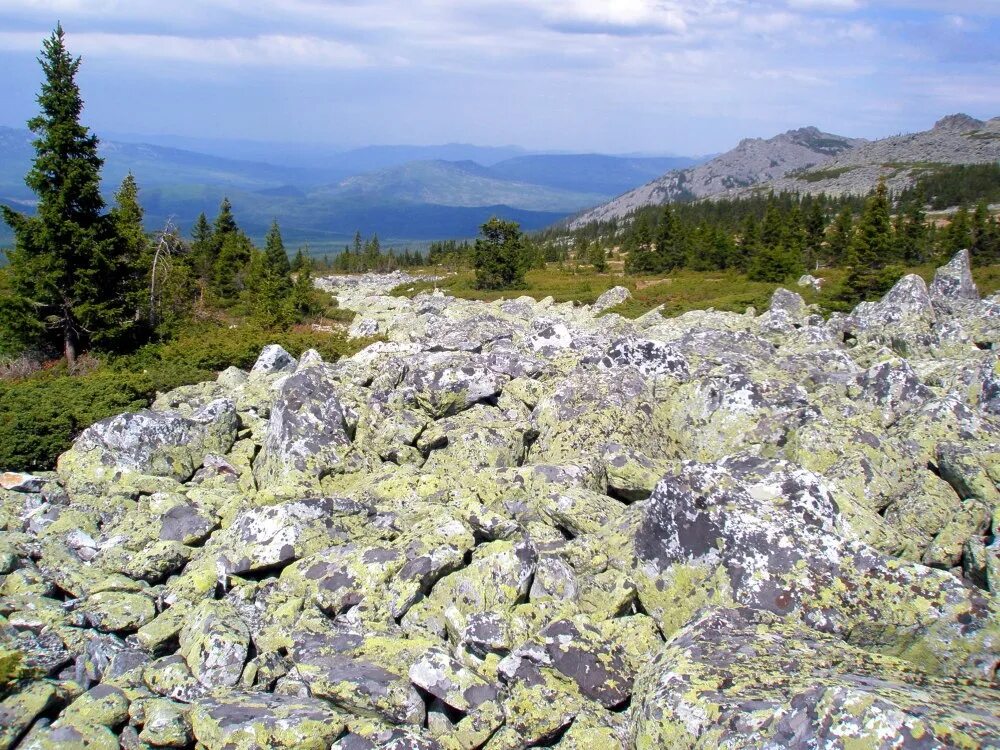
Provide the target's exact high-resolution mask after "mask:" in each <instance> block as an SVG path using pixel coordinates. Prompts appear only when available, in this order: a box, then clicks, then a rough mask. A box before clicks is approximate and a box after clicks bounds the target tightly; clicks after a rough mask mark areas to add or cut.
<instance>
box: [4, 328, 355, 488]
mask: <svg viewBox="0 0 1000 750" xmlns="http://www.w3.org/2000/svg"><path fill="white" fill-rule="evenodd" d="M368 343H369V342H368V341H364V340H355V341H348V339H347V338H346V336H345V335H344V334H343V333H342V332H335V333H326V332H322V331H313V330H311V329H309V328H292V329H291V330H288V331H269V330H266V329H263V328H259V327H255V326H253V325H239V326H234V327H231V328H230V327H228V326H224V325H219V324H208V323H204V324H198V325H193V326H190V327H188V328H186V329H185V330H184V331H183V332H182V333H181V334H179V335H178V337H177V338H176V339H174V340H172V341H169V342H166V343H163V344H151V345H149V346H146V347H143V348H142V349H140V350H139V351H138V352H136V353H135V354H132V355H128V356H119V357H114V358H110V359H107V360H104V361H101V362H99V364H98V367H97V369H95V370H94V371H93V372H89V373H86V374H77V375H70V374H69V373H68V372H67V370H66V368H65V366H63V365H59V366H57V367H54V368H52V369H50V370H46V371H43V372H40V373H36V374H34V375H31V376H29V377H26V378H23V379H20V380H13V381H7V382H4V381H0V470H6V469H24V470H39V469H49V468H52V466H53V465H54V464H55V461H56V458H58V456H59V454H60V453H62V452H63V451H65V450H66V449H68V448H69V447H70V445H71V444H72V442H73V439H74V438H75V437H76V436H77V435H78V434H79V433H80V432H81V431H83V430H84V429H86V428H87V427H89V426H90V425H91V424H93V423H94V422H97V421H99V420H101V419H105V418H106V417H110V416H113V415H115V414H120V413H122V412H125V411H134V410H136V409H141V408H144V407H146V406H148V405H149V403H150V402H151V400H152V399H153V398H154V397H155V395H156V393H157V392H158V391H159V392H163V391H168V390H171V389H173V388H177V387H178V386H181V385H187V384H190V383H199V382H202V381H204V380H211V379H212V378H214V377H215V375H216V373H217V372H219V371H220V370H224V369H225V368H226V367H229V366H231V365H232V366H236V367H241V368H248V367H250V366H252V365H253V363H254V362H255V361H256V359H257V356H258V355H259V354H260V350H261V349H263V348H264V347H265V346H267V345H268V344H279V345H281V346H283V347H284V348H285V349H287V350H288V351H289V352H291V353H292V354H294V355H296V356H298V355H299V354H301V353H302V352H303V351H305V350H306V349H316V350H317V351H319V353H320V354H321V355H322V356H323V358H324V359H325V360H327V361H336V360H337V359H339V358H340V357H342V356H345V355H349V354H353V353H354V352H356V351H358V350H359V349H360V348H362V347H363V346H365V345H367V344H368Z"/></svg>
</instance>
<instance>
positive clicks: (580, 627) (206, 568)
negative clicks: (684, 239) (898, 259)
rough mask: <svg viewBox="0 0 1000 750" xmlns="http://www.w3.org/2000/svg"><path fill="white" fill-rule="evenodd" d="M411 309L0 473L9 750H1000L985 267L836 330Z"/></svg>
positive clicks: (390, 282) (999, 388)
mask: <svg viewBox="0 0 1000 750" xmlns="http://www.w3.org/2000/svg"><path fill="white" fill-rule="evenodd" d="M959 125H960V124H959ZM956 127H958V125H956ZM408 281H409V279H408V277H405V276H403V275H394V276H393V277H391V278H389V279H386V278H384V277H377V276H362V277H350V279H349V280H344V279H342V278H331V279H327V280H325V281H324V282H323V283H324V286H325V287H326V288H328V289H330V290H332V291H333V292H334V293H336V294H337V296H338V299H339V302H340V304H341V306H343V307H345V308H348V309H355V310H357V311H358V312H359V313H361V314H362V316H363V319H364V320H367V321H371V323H370V327H371V328H372V330H377V331H379V332H380V333H381V334H382V335H383V336H384V339H385V340H384V341H380V342H378V343H376V344H373V345H371V346H369V347H367V348H366V349H364V350H363V351H361V352H360V353H358V354H357V355H355V356H353V357H350V358H348V359H344V360H341V361H339V362H323V361H322V359H321V358H320V357H319V356H318V355H317V354H316V353H315V352H306V353H303V354H302V355H301V356H300V357H298V358H296V357H293V356H292V355H291V354H290V353H288V352H286V351H284V350H282V349H280V348H279V347H268V348H267V349H265V351H264V352H262V354H261V357H260V359H259V361H258V362H257V364H256V365H255V366H254V368H253V369H252V370H250V371H249V372H241V371H238V370H234V369H230V370H227V371H226V372H223V373H221V374H220V375H219V377H218V379H217V380H216V381H215V382H211V383H203V384H199V385H196V386H186V387H184V388H181V389H177V390H175V391H172V392H170V393H166V394H161V395H160V397H158V398H157V400H156V402H155V404H154V407H153V408H152V409H150V410H146V411H142V412H138V413H136V414H129V415H122V416H120V417H115V418H113V419H110V420H105V421H103V422H100V423H98V424H96V425H94V426H93V427H91V428H89V429H88V430H86V431H85V432H84V433H83V434H82V435H81V436H80V438H79V439H78V440H77V442H76V444H75V445H74V446H73V448H72V449H71V450H70V451H69V452H67V453H66V454H65V455H64V456H63V457H62V458H61V459H60V462H59V467H58V468H59V470H58V472H48V473H46V472H42V473H38V474H36V475H27V474H21V473H18V472H17V471H16V469H17V467H0V468H2V469H10V470H11V471H9V472H7V473H4V474H2V475H0V748H14V747H17V748H32V749H34V748H50V747H52V748H56V747H58V748H71V747H72V748H75V747H95V748H103V747H108V748H116V747H124V748H156V747H177V748H188V747H197V748H199V749H202V748H203V749H205V750H259V749H261V748H330V747H334V748H352V749H357V748H365V749H366V750H369V749H371V748H379V749H381V748H424V749H427V750H434V749H446V750H451V749H452V748H454V749H456V750H457V749H461V750H475V749H476V748H484V749H486V750H514V749H515V748H524V747H539V746H544V747H553V748H562V749H563V750H569V749H570V748H601V749H602V750H603V749H605V748H610V749H611V750H614V749H615V748H618V749H620V750H625V749H626V748H628V749H630V750H631V749H632V748H654V747H670V748H715V747H731V748H748V749H749V748H803V749H805V748H816V747H830V748H838V747H839V748H854V747H879V748H899V747H914V748H916V747H941V748H945V747H992V746H1000V720H998V718H997V712H996V704H997V699H998V697H1000V690H998V688H997V671H996V670H997V665H998V663H1000V619H998V604H997V601H998V599H997V596H998V592H1000V555H998V549H1000V542H998V541H997V532H998V527H1000V417H998V416H997V415H998V414H1000V374H998V373H1000V365H998V364H997V353H996V349H995V346H996V344H997V325H996V321H997V320H998V316H997V312H996V310H995V307H996V303H995V301H992V300H980V299H979V297H978V294H977V292H976V289H975V285H974V284H973V283H972V282H971V276H970V274H969V269H968V255H967V254H964V253H963V254H959V255H958V256H956V258H955V259H954V260H953V261H952V262H951V263H949V264H948V265H947V266H945V267H944V268H942V269H941V270H940V271H939V272H938V275H937V277H936V279H935V281H934V282H933V283H932V284H931V285H930V287H928V286H927V285H926V284H924V282H923V281H922V280H920V279H919V278H918V277H907V278H904V279H902V280H900V282H899V283H898V284H897V285H896V286H895V287H894V288H893V290H892V291H890V292H889V294H887V295H886V297H885V298H883V299H882V300H880V301H878V302H875V303H867V304H863V305H860V306H858V307H857V308H856V309H855V310H854V311H852V312H851V313H850V314H849V315H835V316H833V317H832V318H831V319H830V320H824V319H823V318H822V317H820V316H819V315H817V314H815V310H814V309H811V308H810V307H809V306H807V305H806V304H805V302H804V301H803V300H802V298H801V297H800V296H799V295H797V294H795V293H793V292H790V291H786V290H779V291H778V292H776V293H775V295H774V297H773V299H772V301H771V304H770V306H769V309H768V310H767V311H765V312H764V313H763V314H761V315H755V314H753V313H748V314H746V315H736V314H732V313H719V312H713V311H704V312H695V313H688V314H686V315H682V316H680V317H678V318H670V319H667V318H663V317H662V316H661V315H660V314H659V313H651V314H647V315H645V316H643V317H642V318H639V319H638V320H635V321H631V320H626V319H624V318H622V317H620V316H618V315H616V314H614V313H613V312H610V311H609V307H610V306H613V304H618V303H620V302H621V301H623V299H624V298H625V295H623V294H621V293H620V292H616V293H615V294H610V295H607V296H606V297H605V298H604V299H603V301H599V303H598V304H596V305H594V306H575V305H572V304H556V303H554V302H553V301H552V300H541V301H535V300H533V299H530V298H527V297H521V298H518V299H516V300H506V301H504V300H501V301H498V302H495V303H490V304H486V303H481V302H470V301H463V300H458V299H453V298H451V297H447V296H445V295H443V294H440V293H425V294H420V295H417V296H416V297H414V298H413V299H412V300H410V299H405V298H399V297H391V296H386V294H385V293H386V291H387V290H388V289H389V288H391V287H393V286H396V285H398V284H401V283H407V282H408Z"/></svg>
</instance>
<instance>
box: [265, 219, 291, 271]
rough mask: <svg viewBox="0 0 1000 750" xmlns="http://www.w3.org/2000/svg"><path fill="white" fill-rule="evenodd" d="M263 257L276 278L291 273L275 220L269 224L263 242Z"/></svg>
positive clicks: (279, 230)
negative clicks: (269, 226)
mask: <svg viewBox="0 0 1000 750" xmlns="http://www.w3.org/2000/svg"><path fill="white" fill-rule="evenodd" d="M264 257H265V258H266V259H267V265H268V266H269V267H270V269H271V270H272V271H273V272H274V273H275V274H277V275H278V276H284V277H287V276H288V274H289V273H291V270H292V264H291V263H289V262H288V253H287V252H286V251H285V243H284V241H283V240H282V239H281V229H280V228H279V227H278V221H277V220H274V221H272V222H271V228H270V229H269V230H268V232H267V237H266V238H265V240H264Z"/></svg>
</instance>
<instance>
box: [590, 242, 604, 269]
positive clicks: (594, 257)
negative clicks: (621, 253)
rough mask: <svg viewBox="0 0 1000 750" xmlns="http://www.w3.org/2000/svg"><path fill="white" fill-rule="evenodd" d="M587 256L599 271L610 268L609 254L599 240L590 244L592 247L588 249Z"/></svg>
mask: <svg viewBox="0 0 1000 750" xmlns="http://www.w3.org/2000/svg"><path fill="white" fill-rule="evenodd" d="M587 258H588V260H590V265H592V266H593V267H594V270H595V271H597V273H604V272H605V271H607V270H608V256H607V255H606V254H605V253H604V248H603V247H601V245H600V243H599V242H595V243H594V244H593V245H591V246H590V249H588V250H587Z"/></svg>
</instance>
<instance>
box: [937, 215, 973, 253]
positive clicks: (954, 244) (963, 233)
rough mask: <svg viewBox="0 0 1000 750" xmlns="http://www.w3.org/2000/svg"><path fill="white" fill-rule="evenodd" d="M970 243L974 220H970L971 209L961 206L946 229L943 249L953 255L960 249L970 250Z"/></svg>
mask: <svg viewBox="0 0 1000 750" xmlns="http://www.w3.org/2000/svg"><path fill="white" fill-rule="evenodd" d="M970 245H972V222H971V221H970V220H969V209H968V208H966V207H965V206H959V207H958V210H957V211H955V213H954V214H953V215H952V217H951V222H950V223H949V224H948V228H947V229H946V230H945V234H944V247H943V248H942V249H943V250H944V252H945V254H946V255H948V256H951V255H954V254H955V253H957V252H958V251H959V250H968V249H969V246H970Z"/></svg>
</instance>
